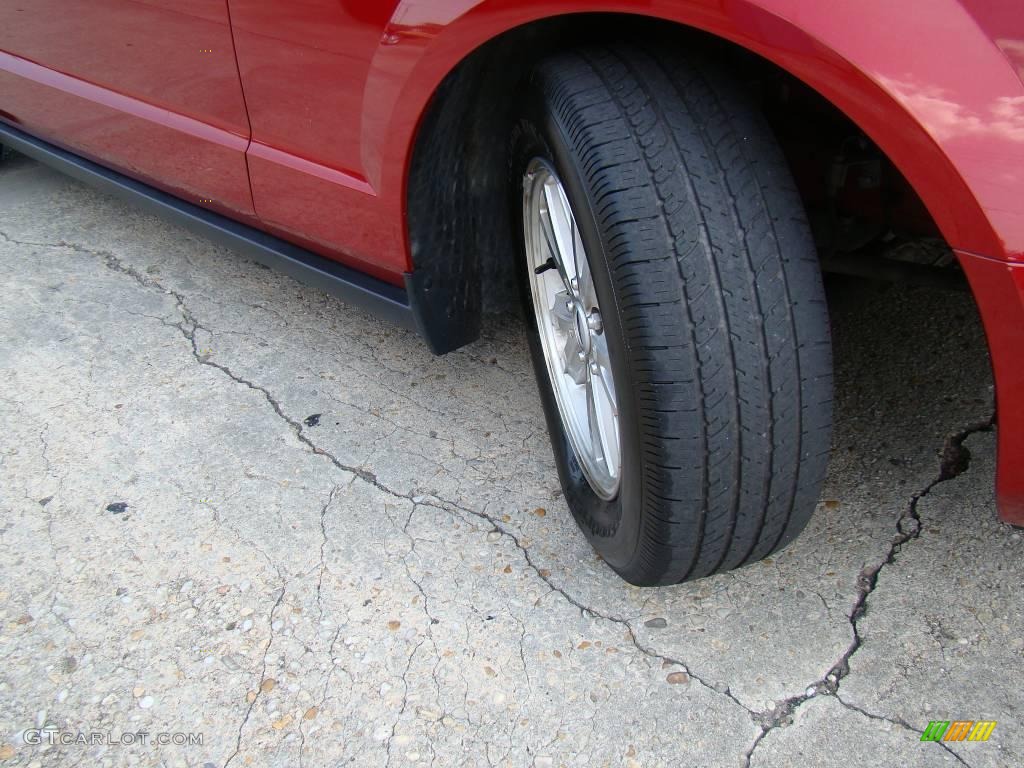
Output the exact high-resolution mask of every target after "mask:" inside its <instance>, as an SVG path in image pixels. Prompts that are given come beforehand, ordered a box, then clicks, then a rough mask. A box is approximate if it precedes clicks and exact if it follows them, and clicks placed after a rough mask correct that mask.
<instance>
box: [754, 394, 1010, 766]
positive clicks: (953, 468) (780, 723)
mask: <svg viewBox="0 0 1024 768" xmlns="http://www.w3.org/2000/svg"><path fill="white" fill-rule="evenodd" d="M994 424H995V415H994V414H993V415H992V416H991V417H989V418H988V419H986V420H985V421H981V422H976V423H973V424H970V425H968V426H967V427H965V428H964V429H962V430H960V431H959V432H957V433H955V434H953V435H950V436H949V437H947V438H946V442H945V444H944V445H943V448H942V453H941V456H940V461H939V473H938V475H937V476H936V477H935V478H934V479H933V480H931V481H930V482H929V483H928V484H927V485H925V486H924V488H922V489H921V490H919V491H917V492H916V493H915V494H914V495H913V496H912V497H911V499H910V503H909V504H908V505H907V508H906V509H905V510H904V512H903V514H901V515H900V516H899V518H898V519H897V520H896V535H895V536H893V538H892V540H891V541H890V543H889V549H888V551H887V552H886V554H885V557H883V558H882V560H881V561H879V562H878V563H877V564H875V565H869V566H865V567H864V568H862V569H861V571H860V574H859V575H858V577H857V582H858V586H857V598H856V599H855V600H854V603H853V608H852V609H851V610H850V614H849V616H848V617H847V618H848V621H849V623H850V628H851V629H852V631H853V640H852V641H851V642H850V645H849V646H848V647H847V649H846V651H845V652H844V653H843V655H842V656H841V657H840V658H839V660H838V661H836V663H835V664H833V665H832V667H831V669H829V671H828V673H827V674H826V675H825V676H824V677H823V678H821V679H820V680H817V681H815V682H814V683H812V684H811V685H809V686H808V687H807V689H806V690H805V692H804V693H802V694H801V695H799V696H791V697H790V698H788V699H784V700H782V701H780V702H777V703H776V705H775V707H774V708H773V709H772V710H771V711H769V712H762V713H758V714H756V715H755V719H756V720H757V721H758V722H759V724H760V726H761V733H760V734H758V736H757V737H756V738H755V739H754V742H753V744H751V746H750V749H749V750H747V752H746V755H745V757H744V766H745V768H749V766H750V761H751V758H752V757H753V754H754V752H755V751H756V750H757V748H758V746H759V745H760V744H761V742H762V741H763V740H764V738H765V737H766V736H767V735H768V734H769V733H770V732H771V731H773V730H775V729H776V728H779V727H785V726H786V725H789V724H790V723H791V722H792V717H793V713H794V712H795V711H796V710H797V709H798V708H799V707H800V706H802V705H803V704H804V703H805V702H807V701H809V700H811V699H813V698H815V697H817V696H819V695H825V696H829V695H831V696H835V698H836V700H837V701H838V702H839V703H840V704H841V705H843V706H844V707H846V708H847V709H850V710H851V711H854V712H859V713H860V714H862V715H865V716H867V717H870V718H872V719H875V720H884V721H886V722H889V723H892V724H894V725H899V726H901V727H903V728H907V729H908V730H911V731H914V732H915V733H918V734H920V733H922V731H920V730H918V729H915V728H913V727H912V726H910V725H908V724H906V723H904V722H902V721H896V720H890V719H889V718H885V717H882V716H880V715H872V714H870V713H868V712H867V711H865V710H863V709H861V708H860V707H857V706H854V705H852V704H849V703H848V702H846V701H844V700H843V699H842V698H840V697H839V695H838V691H839V687H840V684H841V682H842V680H843V678H845V677H846V676H847V675H849V674H850V659H851V658H852V657H853V656H854V654H856V653H857V651H859V650H860V648H861V646H862V645H863V642H864V639H863V638H862V637H861V634H860V628H859V623H860V620H861V619H862V618H863V617H864V616H865V614H866V613H867V609H868V605H867V604H868V599H869V598H870V597H871V595H872V593H873V592H874V591H875V589H876V588H877V586H878V577H879V575H880V574H881V572H882V569H884V568H885V567H886V566H888V565H892V564H893V563H895V562H896V558H897V556H898V555H899V553H900V552H901V551H902V549H903V547H904V546H905V545H906V544H907V543H909V542H911V541H913V540H914V539H916V538H918V537H919V536H920V535H921V530H922V523H921V516H920V514H919V513H918V511H917V507H918V504H919V503H920V502H921V499H923V498H925V497H926V496H927V495H928V494H929V493H931V492H932V489H934V488H935V486H937V485H939V484H941V483H945V482H947V481H949V480H952V479H953V478H956V477H959V476H960V475H962V474H963V473H964V472H966V471H967V470H968V469H969V468H970V465H971V454H970V451H968V450H967V448H966V447H965V446H964V442H965V441H966V440H967V438H968V437H970V436H971V435H974V434H977V433H979V432H988V431H990V430H991V429H992V427H993V426H994ZM939 745H940V746H942V747H943V748H944V749H945V750H946V751H947V752H949V753H950V754H951V755H953V757H954V758H955V759H956V760H957V761H958V762H960V763H961V764H963V765H967V763H966V762H965V761H964V760H963V758H961V757H960V755H958V754H957V753H956V752H954V751H953V750H951V749H950V748H949V747H947V746H946V745H945V744H942V743H941V742H939Z"/></svg>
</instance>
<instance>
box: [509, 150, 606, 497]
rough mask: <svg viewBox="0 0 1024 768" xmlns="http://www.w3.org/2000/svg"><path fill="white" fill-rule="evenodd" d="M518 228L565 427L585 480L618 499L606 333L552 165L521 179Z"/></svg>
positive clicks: (534, 165) (540, 163)
mask: <svg viewBox="0 0 1024 768" xmlns="http://www.w3.org/2000/svg"><path fill="white" fill-rule="evenodd" d="M523 228H524V235H525V238H524V240H525V244H526V259H527V265H528V268H529V270H530V272H529V282H530V293H531V298H532V305H533V311H534V317H535V319H536V323H537V332H538V335H539V336H540V342H541V349H542V351H543V354H544V361H545V364H546V367H547V373H548V380H549V381H550V382H551V388H552V391H553V392H554V395H555V402H556V404H557V405H558V411H559V415H560V416H561V419H562V426H563V428H564V429H565V432H566V435H568V437H569V443H570V445H571V446H572V449H573V452H574V453H575V455H576V459H577V461H578V462H579V464H580V468H581V469H582V470H583V474H584V475H585V476H586V478H587V482H588V483H589V484H590V487H591V488H592V489H593V491H594V493H596V494H597V495H598V496H599V497H601V498H602V499H605V500H610V499H613V498H615V496H616V495H617V494H618V491H619V486H620V484H621V474H622V440H621V431H620V427H619V409H618V401H617V398H616V394H615V382H614V379H613V376H612V370H611V359H610V356H609V352H608V338H607V335H606V334H605V333H604V321H603V317H602V313H601V307H600V302H599V301H598V299H597V293H596V290H595V288H594V283H593V279H592V277H591V275H592V273H591V268H590V261H589V258H588V257H587V253H586V250H585V248H584V247H583V241H582V239H581V237H580V233H579V227H578V226H577V225H576V219H575V216H574V215H573V211H572V207H571V206H570V205H569V198H568V196H567V195H566V192H565V188H564V186H563V185H562V182H561V180H560V179H559V177H558V174H557V173H556V171H555V169H554V168H553V167H552V166H551V164H550V163H548V162H547V161H545V160H543V159H542V158H534V159H533V160H531V161H530V163H529V165H528V166H527V169H526V173H525V174H524V176H523Z"/></svg>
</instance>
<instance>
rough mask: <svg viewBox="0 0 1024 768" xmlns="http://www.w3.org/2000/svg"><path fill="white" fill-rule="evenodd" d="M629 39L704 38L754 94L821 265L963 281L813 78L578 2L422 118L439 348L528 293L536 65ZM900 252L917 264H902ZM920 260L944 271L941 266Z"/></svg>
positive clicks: (706, 50) (447, 85) (410, 208)
mask: <svg viewBox="0 0 1024 768" xmlns="http://www.w3.org/2000/svg"><path fill="white" fill-rule="evenodd" d="M630 39H632V40H642V41H643V42H644V43H645V44H652V43H655V42H658V41H661V42H665V41H668V42H670V43H671V44H672V45H686V46H690V47H699V48H700V49H701V50H702V52H703V55H704V57H705V58H708V59H711V60H715V61H720V62H722V65H723V66H726V67H728V68H729V71H730V72H731V73H733V74H734V75H735V76H737V78H738V79H739V80H740V81H741V82H742V83H743V84H744V86H745V87H747V88H748V89H750V90H751V91H752V92H753V93H754V95H755V97H756V99H757V100H758V101H759V103H760V104H761V106H762V109H763V112H764V114H765V117H766V118H767V119H768V122H769V124H770V125H771V127H772V130H773V131H774V133H775V136H776V138H777V139H778V141H779V143H780V144H781V146H782V149H783V152H784V154H785V156H786V159H787V162H788V163H789V165H790V170H791V171H792V174H793V177H794V179H795V181H796V184H797V187H798V190H799V192H800V195H801V198H802V200H803V202H804V205H805V206H806V208H807V212H808V215H809V218H810V220H811V223H812V227H813V230H814V235H815V242H816V245H817V247H818V250H819V253H820V255H821V256H822V260H823V268H825V269H826V270H835V271H841V272H851V271H852V272H854V273H855V274H861V275H862V276H865V277H872V276H875V277H879V278H880V279H887V280H892V279H897V280H921V281H924V282H929V281H931V280H932V279H933V278H935V282H938V283H940V284H942V283H946V284H951V285H957V284H959V283H960V282H962V281H961V279H960V275H959V272H958V271H957V269H956V267H955V260H954V259H953V257H952V252H951V251H950V249H949V247H948V245H947V244H946V242H945V241H944V240H943V238H942V235H941V234H940V232H939V228H938V226H937V225H936V223H935V221H934V220H933V219H932V217H931V215H930V214H929V212H928V210H927V208H926V207H925V205H924V203H923V202H922V201H921V198H920V197H919V196H918V194H917V193H916V192H915V190H914V189H913V188H912V186H911V185H910V183H909V182H908V181H907V180H906V178H905V177H904V176H903V175H902V173H901V172H900V171H899V170H898V169H897V167H896V165H895V164H894V163H893V162H891V161H890V160H889V158H888V157H886V155H885V153H884V152H883V151H882V150H881V149H879V148H878V147H877V146H876V145H875V144H874V142H872V141H871V140H870V139H869V138H868V137H867V136H866V135H865V134H864V133H863V132H862V131H861V130H860V129H859V128H858V127H857V126H856V125H855V124H854V122H853V121H851V120H850V119H849V118H847V117H846V116H845V115H844V114H843V113H842V112H841V111H840V110H839V109H838V108H836V107H835V106H833V105H832V104H831V103H830V102H829V101H828V100H826V99H825V98H824V97H822V96H821V95H819V94H818V93H817V92H816V91H814V90H813V89H812V88H810V87H808V86H807V85H805V84H803V83H802V82H801V81H800V80H798V79H797V78H796V77H794V76H793V75H791V74H789V73H787V72H785V71H784V70H782V69H781V68H779V67H778V66H776V65H775V64H773V63H772V62H769V61H768V60H766V59H764V58H762V57H761V56H759V55H757V54H754V53H752V52H750V51H748V50H746V49H744V48H742V47H741V46H739V45H737V44H735V43H732V42H729V41H726V40H723V39H721V38H718V37H715V36H713V35H710V34H708V33H706V32H703V31H700V30H696V29H693V28H690V27H685V26H682V25H680V24H677V23H675V22H670V21H665V20H660V19H653V18H649V17H641V16H628V15H625V16H624V15H621V14H574V15H568V16H559V17H554V18H551V19H545V20H542V21H538V22H534V23H531V24H527V25H525V26H522V27H518V28H516V29H513V30H510V31H509V32H506V33H504V34H502V35H500V36H498V37H496V38H494V39H492V40H491V41H489V42H487V43H486V44H484V45H483V46H481V47H480V48H478V49H477V50H475V51H474V52H472V53H471V54H469V55H468V56H467V57H466V58H465V59H464V60H463V61H462V62H461V63H460V64H459V65H458V66H457V67H456V68H455V69H454V70H453V71H452V72H451V73H450V74H449V75H448V76H447V77H446V78H445V80H444V81H443V82H442V83H441V85H440V87H439V88H438V89H437V91H436V92H435V94H434V95H433V97H432V99H431V101H430V103H429V105H428V107H427V109H426V111H425V113H424V115H423V117H422V119H421V121H420V125H419V127H418V129H417V133H416V139H415V143H414V147H413V151H412V153H411V159H410V164H409V169H408V176H407V186H406V205H407V213H408V236H409V247H410V255H411V260H412V265H413V271H412V273H411V275H410V276H409V279H408V281H407V288H408V290H409V295H410V301H411V302H412V304H413V308H414V310H415V311H416V313H417V315H418V317H419V319H420V323H421V330H422V332H423V333H424V335H425V336H426V338H427V339H428V341H429V343H430V345H431V347H432V348H433V349H434V351H435V352H437V353H443V352H447V351H450V350H452V349H456V348H458V347H460V346H463V345H465V344H468V343H470V342H472V341H474V340H475V339H476V338H477V337H478V336H479V332H480V324H481V318H482V316H483V315H484V314H485V313H502V312H507V311H513V310H514V308H515V307H517V306H518V299H517V296H516V291H517V281H516V280H515V276H514V268H515V253H514V247H513V243H514V242H515V238H514V237H513V234H514V233H513V232H512V230H511V226H512V220H511V215H510V207H509V205H508V199H507V164H508V156H507V153H508V136H509V135H510V133H511V130H512V120H513V115H514V106H515V95H516V94H517V93H518V92H519V90H520V87H521V85H522V82H523V80H524V78H525V77H526V76H527V75H528V74H529V72H530V71H531V70H532V68H533V67H534V66H535V64H536V63H537V62H538V61H540V60H541V59H543V58H544V57H545V56H546V55H548V54H549V53H553V52H556V51H559V50H564V49H566V48H568V47H573V46H576V45H584V44H588V43H608V42H615V41H619V40H630ZM524 51H528V52H529V55H528V56H527V55H524ZM922 258H924V259H925V260H926V262H927V264H926V265H922V264H921V259H922ZM900 260H904V261H906V260H909V261H911V262H913V263H912V264H911V266H909V267H906V268H903V267H901V266H900V264H898V263H896V264H894V262H899V261H900ZM922 266H927V267H931V266H938V267H942V268H945V269H946V271H945V272H942V273H934V274H933V273H932V272H931V271H929V270H928V269H922ZM876 267H877V268H876Z"/></svg>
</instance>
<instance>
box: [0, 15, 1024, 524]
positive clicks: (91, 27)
mask: <svg viewBox="0 0 1024 768" xmlns="http://www.w3.org/2000/svg"><path fill="white" fill-rule="evenodd" d="M582 13H587V14H595V13H609V14H627V15H633V16H644V17H650V18H657V19H661V20H664V21H665V22H670V23H673V24H678V25H680V26H685V27H690V28H693V29H697V30H702V31H703V32H706V33H708V34H710V35H713V36H715V37H718V38H722V39H724V40H727V41H730V42H731V43H734V44H735V45H737V46H740V47H742V48H744V49H747V50H748V51H750V52H752V53H754V54H757V55H758V56H760V57H763V58H764V59H767V60H769V61H771V62H773V63H774V64H775V65H777V66H779V67H781V68H782V69H784V70H786V71H787V72H789V73H790V74H791V75H793V76H794V77H795V78H797V79H798V80H800V81H802V82H803V83H805V84H806V85H807V86H809V87H810V88H812V89H814V90H815V91H817V92H818V93H819V94H821V95H822V96H824V97H825V98H826V99H827V100H828V101H829V102H831V103H832V104H833V105H834V106H835V107H836V108H838V110H840V111H841V112H842V113H843V114H845V116H846V117H848V118H849V119H850V120H851V121H852V122H853V123H855V124H856V126H857V127H858V128H859V129H860V130H862V131H863V132H864V133H865V134H867V136H869V137H870V138H871V139H872V140H873V141H874V142H875V143H876V144H877V145H878V146H879V147H880V148H881V149H882V150H883V151H884V152H885V153H886V155H887V156H888V158H889V159H890V160H891V161H892V162H893V163H894V164H895V166H896V167H897V168H898V169H899V170H900V171H901V172H902V173H903V175H904V176H905V177H906V179H907V180H908V181H909V182H910V184H911V185H912V186H913V188H914V190H915V191H916V192H917V194H918V195H919V197H920V198H921V200H922V201H923V202H924V204H925V205H926V206H927V208H928V211H929V212H930V214H931V216H932V217H933V219H934V221H935V223H936V224H937V226H938V227H939V229H940V230H941V232H942V235H943V236H944V237H945V239H946V241H947V242H948V243H949V245H950V246H952V247H953V249H954V250H955V251H956V253H957V255H958V257H959V260H960V264H961V266H962V267H963V269H964V272H965V273H966V275H967V276H968V279H969V282H970V285H971V288H972V290H973V293H974V296H975V298H976V300H977V304H978V306H979V308H980V310H981V314H982V317H983V321H984V325H985V329H986V333H987V336H988V341H989V346H990V350H991V353H992V361H993V366H994V371H995V379H996V385H997V400H998V420H999V469H998V478H997V490H998V494H997V495H998V503H999V510H1000V514H1001V517H1002V518H1003V519H1004V520H1006V521H1008V522H1011V523H1014V524H1017V525H1024V470H1022V469H1021V467H1022V466H1024V360H1022V351H1024V10H1022V8H1021V6H1020V2H1019V0H903V1H902V2H892V1H891V0H835V1H834V2H828V3H823V2H818V1H817V0H606V1H597V2H595V1H594V0H586V1H585V2H584V1H583V0H31V2H29V0H0V120H2V121H3V123H6V124H8V125H12V126H16V127H17V128H18V129H19V130H21V131H24V132H26V133H27V134H31V135H32V136H35V137H38V138H40V139H42V140H44V141H46V142H49V143H52V144H54V145H56V146H58V147H62V148H64V149H66V150H68V151H70V152H73V153H75V154H76V155H80V156H82V157H84V158H88V159H91V160H93V161H95V162H97V163H100V164H102V165H104V166H106V167H109V168H112V169H114V170H116V171H118V172H120V173H122V174H125V175H126V176H129V177H131V178H134V179H137V180H139V181H142V182H145V183H146V184H148V185H152V186H154V187H157V188H159V189H161V190H163V191H165V192H168V193H170V194H172V195H174V196H176V197H178V198H181V199H183V200H186V201H189V202H192V203H194V204H197V205H200V206H202V207H203V208H206V209H209V210H212V211H216V212H218V213H220V214H223V215H225V216H228V217H230V218H232V219H235V220H237V221H240V222H243V223H245V224H249V225H252V226H254V227H257V228H259V229H261V230H264V231H266V232H269V233H272V234H274V235H276V236H277V237H280V238H283V239H285V240H288V241H290V242H292V243H295V244H297V245H300V246H302V247H304V248H306V249H309V250H310V251H313V252H315V253H318V254H321V255H323V256H326V257H328V258H330V259H333V260H336V261H338V262H341V263H343V264H345V265H347V266H348V267H350V268H352V269H354V270H358V271H359V272H361V273H364V274H367V275H370V276H372V277H374V278H376V279H378V280H380V281H384V282H386V283H390V284H393V285H394V286H401V285H402V283H403V279H404V277H405V276H406V275H407V274H408V273H410V272H411V271H412V269H413V264H412V260H411V257H410V245H409V234H408V226H407V182H408V174H409V168H410V162H411V157H412V155H413V150H414V147H415V144H416V139H417V130H418V127H419V126H420V125H421V121H422V120H423V117H424V115H425V113H426V111H427V108H428V105H429V104H430V103H431V99H432V97H433V96H434V94H435V93H437V91H438V88H439V86H440V85H441V84H442V81H444V79H445V78H446V76H448V75H449V73H451V72H452V71H453V70H454V69H455V68H456V67H457V66H458V65H459V63H460V62H462V61H463V60H465V59H466V57H467V56H469V55H470V54H471V53H472V52H474V51H475V50H477V49H479V48H480V47H481V46H484V45H486V44H487V43H488V42H489V41H492V40H494V39H496V38H498V37H499V36H500V35H502V34H503V33H506V32H508V31H510V30H515V29H517V28H520V27H522V26H523V25H527V24H530V23H531V22H535V21H538V20H542V19H548V18H552V17H561V16H566V15H569V14H582Z"/></svg>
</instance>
